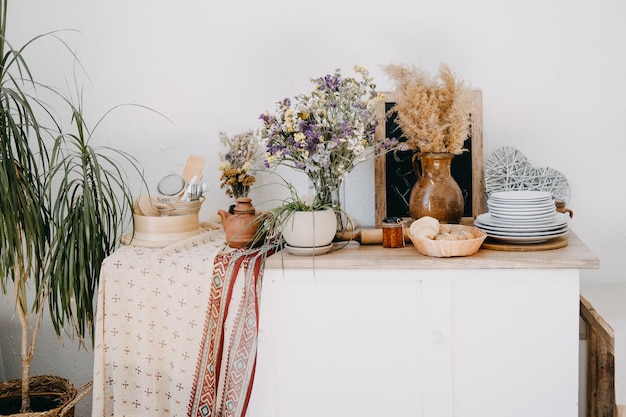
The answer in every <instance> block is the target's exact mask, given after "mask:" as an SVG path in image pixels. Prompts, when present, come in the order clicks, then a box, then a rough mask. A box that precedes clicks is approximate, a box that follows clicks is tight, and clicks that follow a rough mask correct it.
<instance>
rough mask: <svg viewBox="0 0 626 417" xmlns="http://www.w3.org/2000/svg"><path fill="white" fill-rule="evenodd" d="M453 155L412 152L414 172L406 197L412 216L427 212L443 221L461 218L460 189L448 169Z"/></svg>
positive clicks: (458, 220)
mask: <svg viewBox="0 0 626 417" xmlns="http://www.w3.org/2000/svg"><path fill="white" fill-rule="evenodd" d="M453 157H454V154H451V153H416V154H415V155H413V168H414V170H415V174H416V175H417V181H416V182H415V185H414V186H413V189H412V190H411V197H410V200H409V212H410V214H411V217H412V218H413V219H419V218H420V217H423V216H430V217H434V218H436V219H437V220H439V221H440V222H442V223H459V222H460V221H461V218H462V217H463V208H464V207H463V206H464V203H463V193H462V192H461V187H459V184H458V183H457V182H456V180H455V179H454V177H452V174H451V173H450V165H451V163H452V158H453ZM418 162H419V164H418ZM420 165H421V170H420Z"/></svg>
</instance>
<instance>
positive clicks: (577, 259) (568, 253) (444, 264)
mask: <svg viewBox="0 0 626 417" xmlns="http://www.w3.org/2000/svg"><path fill="white" fill-rule="evenodd" d="M566 237H567V240H568V244H567V246H566V247H564V248H560V249H552V250H544V251H528V252H512V251H498V250H490V249H483V248H481V249H480V250H479V251H478V252H477V253H476V254H474V255H472V256H465V257H455V258H434V257H429V256H424V255H422V254H420V253H419V252H417V250H416V249H415V247H413V245H412V244H411V243H410V242H408V245H407V246H405V247H404V248H397V249H389V248H383V247H382V246H380V245H363V246H361V245H359V244H358V243H356V242H351V243H350V244H347V245H345V246H344V243H343V242H342V243H339V244H336V246H343V247H342V248H341V249H339V250H334V251H332V252H329V253H327V254H324V255H319V256H295V255H292V254H290V253H289V252H288V251H287V250H282V251H280V252H278V253H276V254H274V255H272V256H271V257H269V258H268V259H267V262H266V264H265V268H266V269H597V268H599V267H600V260H599V259H598V258H597V257H596V256H595V255H594V254H593V252H591V250H589V248H587V246H586V245H585V244H584V243H583V242H582V241H581V240H580V239H579V238H578V236H576V234H575V233H574V232H572V231H570V232H569V233H568V234H567V235H566Z"/></svg>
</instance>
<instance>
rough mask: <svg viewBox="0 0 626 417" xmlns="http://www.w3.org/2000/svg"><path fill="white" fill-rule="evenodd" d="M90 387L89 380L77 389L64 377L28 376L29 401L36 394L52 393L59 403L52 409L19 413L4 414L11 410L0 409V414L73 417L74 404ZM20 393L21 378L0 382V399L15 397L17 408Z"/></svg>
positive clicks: (25, 416)
mask: <svg viewBox="0 0 626 417" xmlns="http://www.w3.org/2000/svg"><path fill="white" fill-rule="evenodd" d="M91 387H92V384H91V382H89V383H87V384H85V385H83V386H82V387H81V388H79V389H76V387H74V385H72V383H71V382H70V381H68V380H67V379H65V378H60V377H58V376H53V375H40V376H34V377H31V378H30V395H31V401H33V398H35V397H38V396H44V395H53V396H58V397H59V400H60V403H61V404H59V405H58V406H57V407H56V408H53V409H52V410H47V411H38V412H32V413H20V412H19V411H17V412H15V413H13V414H6V413H7V412H11V410H7V411H5V410H3V409H0V415H9V416H14V417H35V416H37V417H57V416H58V417H65V416H68V417H73V416H74V406H75V405H76V403H77V402H78V401H80V400H81V399H82V398H83V397H84V396H85V395H87V394H88V393H89V392H91ZM21 394H22V380H21V379H14V380H11V381H6V382H0V401H6V400H8V399H15V401H16V402H17V408H18V410H19V407H20V404H21Z"/></svg>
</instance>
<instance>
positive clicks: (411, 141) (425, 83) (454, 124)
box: [384, 64, 472, 155]
mask: <svg viewBox="0 0 626 417" xmlns="http://www.w3.org/2000/svg"><path fill="white" fill-rule="evenodd" d="M384 71H385V72H386V73H387V75H389V76H390V77H391V78H392V79H393V80H394V81H395V82H396V93H397V96H398V100H397V102H396V104H395V105H394V106H393V107H392V108H391V109H390V113H393V112H395V113H396V123H397V124H398V126H399V127H400V129H402V133H403V134H404V137H405V138H406V139H407V140H406V146H407V147H408V148H409V149H411V150H413V151H419V152H449V153H452V154H455V155H459V154H461V153H463V152H464V151H466V150H467V149H465V148H464V147H463V144H464V143H465V140H466V139H467V137H468V134H469V131H470V116H469V115H470V111H471V105H472V103H471V100H470V95H469V84H468V83H466V82H465V81H463V80H460V79H457V77H456V76H455V74H454V73H453V72H452V71H451V70H450V68H449V67H448V66H447V65H445V64H441V66H440V67H439V72H438V74H437V76H436V77H433V76H431V75H430V74H428V73H427V72H425V71H424V70H422V69H419V68H417V67H415V66H404V65H396V64H389V65H386V66H385V67H384Z"/></svg>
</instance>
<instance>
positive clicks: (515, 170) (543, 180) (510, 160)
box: [484, 147, 570, 203]
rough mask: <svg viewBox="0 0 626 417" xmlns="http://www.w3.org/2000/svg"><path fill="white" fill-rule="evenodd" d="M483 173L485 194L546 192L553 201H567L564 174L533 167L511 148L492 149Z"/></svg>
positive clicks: (567, 187) (547, 168) (568, 188)
mask: <svg viewBox="0 0 626 417" xmlns="http://www.w3.org/2000/svg"><path fill="white" fill-rule="evenodd" d="M484 174H485V191H486V192H487V195H488V196H489V195H490V194H491V193H494V192H498V191H512V190H513V191H515V190H532V191H547V192H549V193H550V194H552V197H553V198H554V199H555V200H556V201H564V202H566V203H567V202H569V198H570V186H569V183H568V182H567V178H566V177H565V175H563V174H562V173H561V172H559V171H557V170H555V169H552V168H549V167H544V168H536V167H534V166H533V165H532V164H531V163H530V162H529V161H528V159H527V158H526V156H524V154H522V153H521V152H520V151H519V150H517V149H515V148H512V147H502V148H499V149H496V150H495V151H494V152H493V153H492V154H491V156H490V157H489V159H488V160H487V162H486V163H485V169H484Z"/></svg>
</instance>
